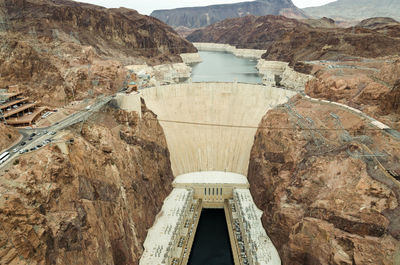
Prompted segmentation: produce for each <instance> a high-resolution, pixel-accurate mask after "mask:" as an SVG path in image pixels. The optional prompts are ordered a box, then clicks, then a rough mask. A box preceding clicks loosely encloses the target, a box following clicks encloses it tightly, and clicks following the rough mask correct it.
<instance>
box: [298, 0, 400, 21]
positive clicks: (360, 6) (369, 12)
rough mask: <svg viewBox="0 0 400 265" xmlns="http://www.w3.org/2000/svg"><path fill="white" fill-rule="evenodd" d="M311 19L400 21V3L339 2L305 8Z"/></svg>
mask: <svg viewBox="0 0 400 265" xmlns="http://www.w3.org/2000/svg"><path fill="white" fill-rule="evenodd" d="M303 11H304V12H305V13H306V14H307V15H309V16H311V17H330V18H333V19H338V20H363V19H367V18H371V17H391V18H394V19H396V20H400V2H399V1H396V0H337V1H335V2H332V3H329V4H326V5H323V6H317V7H308V8H304V9H303Z"/></svg>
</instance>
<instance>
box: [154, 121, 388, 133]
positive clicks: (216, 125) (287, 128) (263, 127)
mask: <svg viewBox="0 0 400 265" xmlns="http://www.w3.org/2000/svg"><path fill="white" fill-rule="evenodd" d="M151 120H154V121H159V122H166V123H176V124H186V125H199V126H213V127H226V128H239V129H268V130H292V131H343V129H344V128H343V129H342V128H300V127H299V128H293V127H273V126H251V125H233V124H218V123H206V122H192V121H177V120H164V119H151ZM345 130H347V131H359V129H345ZM364 130H365V131H382V129H379V128H365V129H364Z"/></svg>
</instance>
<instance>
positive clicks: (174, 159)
mask: <svg viewBox="0 0 400 265" xmlns="http://www.w3.org/2000/svg"><path fill="white" fill-rule="evenodd" d="M296 94H297V93H296V92H295V91H290V90H285V89H282V88H277V87H268V86H263V85H255V84H244V83H217V82H214V83H205V82H202V83H181V84H174V85H166V86H158V87H151V88H146V89H142V90H140V91H139V92H138V93H133V94H128V95H127V94H119V95H117V98H116V101H117V104H118V105H119V107H120V108H122V109H125V110H127V111H137V112H138V113H140V108H141V101H142V100H144V101H145V102H146V106H147V107H148V108H149V109H150V110H152V111H153V112H154V113H155V114H156V115H157V119H158V121H159V122H160V124H161V126H162V128H163V130H164V134H165V136H166V139H167V145H168V149H169V151H170V160H171V167H172V171H173V174H174V176H175V180H174V182H173V187H174V189H173V191H172V192H171V194H170V195H169V197H168V198H167V199H166V200H165V202H164V206H163V208H162V210H161V211H160V213H159V215H158V216H157V219H156V221H155V223H154V225H153V227H152V228H151V229H150V230H149V232H148V236H147V238H146V241H145V243H144V249H145V250H144V253H143V255H142V258H141V260H140V264H141V265H150V264H152V265H153V264H179V265H185V264H187V262H188V259H189V256H190V250H191V247H192V245H193V241H194V237H195V234H196V229H197V225H198V223H199V219H200V218H201V213H202V209H207V208H208V209H224V213H225V218H226V223H227V227H228V232H229V239H230V242H231V249H232V255H233V260H234V264H235V265H237V264H243V265H245V264H252V265H261V264H265V265H267V264H269V265H277V264H281V262H280V258H279V254H278V252H277V250H276V249H275V247H274V245H273V244H272V242H271V240H270V239H269V237H268V235H267V234H266V232H265V230H264V228H263V226H262V223H261V214H262V212H261V211H260V210H259V209H258V208H257V207H256V205H255V203H254V201H253V199H252V196H251V194H250V191H249V183H248V181H247V177H246V175H247V171H248V165H249V159H250V151H251V148H252V145H253V141H254V136H255V133H256V131H257V128H258V126H259V123H260V122H261V119H262V117H263V116H264V115H265V113H266V112H267V111H268V110H269V109H272V108H274V107H276V106H278V105H281V104H284V103H286V102H287V101H288V100H289V99H290V98H291V97H293V96H294V95H296Z"/></svg>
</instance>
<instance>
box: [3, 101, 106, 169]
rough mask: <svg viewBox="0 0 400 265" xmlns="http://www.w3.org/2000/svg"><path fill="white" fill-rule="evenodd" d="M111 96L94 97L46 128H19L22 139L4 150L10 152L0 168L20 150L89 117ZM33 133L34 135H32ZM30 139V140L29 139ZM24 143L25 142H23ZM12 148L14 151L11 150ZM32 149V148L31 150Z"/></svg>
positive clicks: (18, 154) (42, 143)
mask: <svg viewBox="0 0 400 265" xmlns="http://www.w3.org/2000/svg"><path fill="white" fill-rule="evenodd" d="M112 98H113V96H100V97H98V98H97V99H96V102H95V103H94V104H92V105H91V106H88V107H86V109H84V110H82V111H80V112H77V113H74V114H71V115H69V116H68V117H66V118H65V119H63V120H62V121H60V122H56V123H55V124H53V125H51V126H49V127H46V128H36V129H21V130H20V131H19V132H20V133H21V134H22V139H21V140H20V141H19V142H18V143H16V144H15V145H13V146H11V147H10V148H8V149H7V150H5V151H8V152H10V158H9V159H8V160H7V161H6V162H5V163H4V164H2V165H0V169H2V168H3V167H5V166H6V165H7V164H9V163H10V162H11V161H13V160H14V159H15V158H17V157H18V156H20V155H21V154H20V153H19V151H20V150H23V149H26V150H31V149H33V148H35V147H37V146H38V145H42V146H44V145H45V141H46V140H47V139H50V140H51V139H53V138H54V137H55V135H56V133H57V132H58V131H60V130H62V129H65V128H67V127H69V126H71V125H74V124H76V123H79V122H81V121H84V120H86V119H87V118H89V117H90V116H91V115H92V114H93V113H95V112H97V111H99V110H100V109H101V108H102V107H103V106H104V105H105V104H107V103H108V102H110V100H111V99H112ZM33 134H35V135H34V136H32V135H33ZM29 139H31V140H29ZM23 143H25V144H23ZM14 149H15V150H16V152H14V151H15V150H14ZM13 150H14V151H13ZM32 151H33V150H32Z"/></svg>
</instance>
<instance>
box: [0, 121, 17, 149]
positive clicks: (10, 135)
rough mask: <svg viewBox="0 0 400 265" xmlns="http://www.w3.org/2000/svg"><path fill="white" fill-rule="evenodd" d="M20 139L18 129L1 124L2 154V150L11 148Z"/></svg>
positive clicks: (0, 142)
mask: <svg viewBox="0 0 400 265" xmlns="http://www.w3.org/2000/svg"><path fill="white" fill-rule="evenodd" d="M18 138H19V133H18V131H17V130H16V129H14V128H12V127H9V126H6V125H5V124H3V123H2V122H1V123H0V152H1V150H4V149H6V148H9V147H10V145H11V144H12V143H14V142H15V141H17V140H18Z"/></svg>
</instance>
